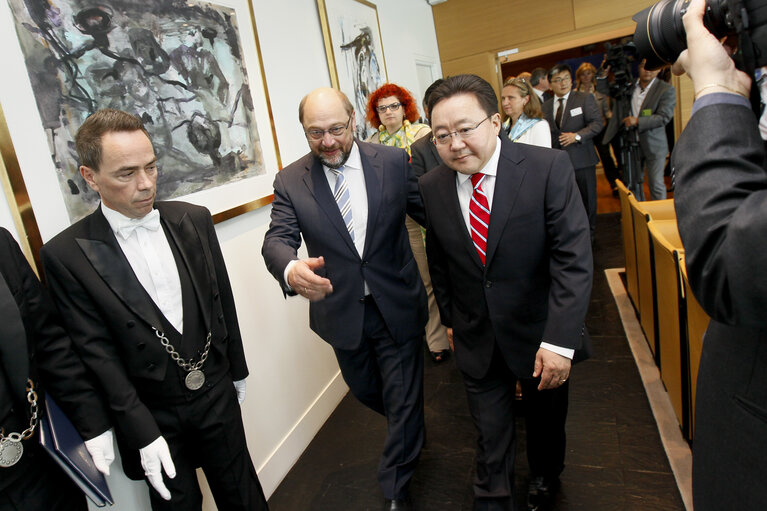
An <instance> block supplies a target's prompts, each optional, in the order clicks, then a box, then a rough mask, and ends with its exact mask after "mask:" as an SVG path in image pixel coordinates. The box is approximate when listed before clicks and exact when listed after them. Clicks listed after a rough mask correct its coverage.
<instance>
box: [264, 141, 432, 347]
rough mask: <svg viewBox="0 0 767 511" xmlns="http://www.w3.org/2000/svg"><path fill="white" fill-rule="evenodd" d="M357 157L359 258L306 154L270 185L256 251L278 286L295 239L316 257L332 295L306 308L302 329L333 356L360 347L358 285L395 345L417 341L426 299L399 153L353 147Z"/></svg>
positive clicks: (410, 193)
mask: <svg viewBox="0 0 767 511" xmlns="http://www.w3.org/2000/svg"><path fill="white" fill-rule="evenodd" d="M355 143H356V144H357V146H358V147H359V150H360V157H361V159H362V168H363V172H364V174H365V187H366V188H367V196H368V197H367V198H368V223H367V234H366V237H365V248H364V251H363V254H362V256H361V257H360V255H359V253H358V252H357V249H356V248H355V247H354V243H353V242H352V239H351V236H349V232H348V231H347V230H346V226H345V225H344V222H343V219H342V217H341V213H340V211H339V210H338V205H337V204H336V202H335V200H334V199H333V194H332V192H331V190H330V186H329V185H328V181H327V178H326V177H325V173H324V171H323V169H322V164H321V163H320V162H319V160H317V158H315V157H314V155H312V154H311V153H309V154H307V155H306V156H304V157H303V158H301V159H299V160H297V161H296V162H294V163H292V164H291V165H289V166H288V167H286V168H285V169H283V170H282V171H280V172H279V173H278V174H277V177H276V178H275V180H274V203H273V204H272V221H271V224H270V225H269V230H268V231H267V233H266V236H265V238H264V245H263V248H262V250H261V252H262V254H263V256H264V260H265V261H266V266H267V268H268V269H269V271H270V272H271V273H272V275H274V278H276V279H277V281H278V282H280V284H281V286H282V288H283V292H284V293H286V294H292V291H291V290H290V288H289V287H288V286H287V284H286V283H285V282H284V279H283V274H284V271H285V267H286V266H287V264H288V263H289V262H290V261H292V260H294V259H297V256H296V251H297V250H298V247H299V246H300V245H301V236H303V240H304V241H305V242H306V247H307V250H308V252H309V256H310V257H319V256H323V257H324V258H325V267H324V268H322V269H320V270H318V272H317V273H318V274H320V275H322V276H323V277H327V278H328V279H330V282H331V283H332V285H333V293H332V294H330V295H328V296H327V297H325V298H324V299H323V300H320V301H316V302H312V304H311V306H310V308H309V319H310V326H311V328H312V330H314V331H315V332H316V333H317V334H318V335H319V336H320V337H322V338H323V339H324V340H325V341H327V342H328V343H330V344H331V345H332V346H333V347H335V348H338V349H353V348H356V347H357V346H359V344H360V341H361V340H362V327H363V317H364V311H365V306H364V303H363V297H364V283H367V285H368V287H369V288H370V293H371V294H372V296H373V298H374V299H375V302H376V305H377V306H378V308H379V309H380V311H381V314H382V315H383V318H384V321H385V322H386V326H387V327H388V329H389V331H390V333H391V335H392V337H393V338H394V340H395V341H396V342H404V341H407V340H409V339H412V338H413V337H417V336H419V335H422V333H423V327H424V325H425V324H426V319H427V315H428V313H427V309H426V293H425V291H424V288H423V283H422V282H421V277H420V275H419V273H418V267H417V266H416V263H415V259H414V258H413V253H412V251H411V250H410V242H409V240H408V235H407V230H406V229H405V214H406V213H407V214H408V215H410V216H411V217H412V218H413V219H415V220H416V221H419V222H421V223H423V220H424V213H423V204H422V202H421V198H420V195H419V194H418V183H417V181H416V178H415V176H414V175H413V172H412V170H411V168H410V164H409V163H408V154H407V153H406V152H405V151H403V150H402V149H398V148H393V147H387V146H382V145H377V144H368V143H365V142H360V141H355Z"/></svg>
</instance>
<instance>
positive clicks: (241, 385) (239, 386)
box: [234, 378, 245, 404]
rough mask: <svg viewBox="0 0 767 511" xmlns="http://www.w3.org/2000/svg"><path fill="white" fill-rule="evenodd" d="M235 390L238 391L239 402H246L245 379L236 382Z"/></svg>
mask: <svg viewBox="0 0 767 511" xmlns="http://www.w3.org/2000/svg"><path fill="white" fill-rule="evenodd" d="M234 389H235V390H236V391H237V402H238V403H239V404H242V403H243V401H245V379H244V378H243V379H242V380H237V381H236V382H234Z"/></svg>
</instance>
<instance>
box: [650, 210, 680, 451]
mask: <svg viewBox="0 0 767 511" xmlns="http://www.w3.org/2000/svg"><path fill="white" fill-rule="evenodd" d="M647 229H648V231H649V233H650V236H651V238H652V245H653V262H654V270H655V271H654V280H655V288H656V291H657V292H656V295H657V321H656V324H657V330H656V331H657V336H658V342H657V346H658V354H659V357H658V358H659V361H660V374H661V379H662V380H663V384H664V385H665V386H666V391H667V392H668V395H669V398H670V399H671V405H672V406H673V408H674V413H676V416H677V420H678V421H679V424H680V425H681V427H682V431H683V432H684V433H685V435H686V436H689V424H690V411H689V401H688V394H689V375H688V364H687V353H688V350H687V338H686V337H687V336H686V334H684V333H683V330H682V326H683V324H684V321H683V318H684V316H685V314H684V300H683V299H682V281H681V265H680V260H681V258H683V257H684V248H683V247H682V240H681V238H680V237H679V230H678V229H677V224H676V220H653V221H650V222H648V224H647Z"/></svg>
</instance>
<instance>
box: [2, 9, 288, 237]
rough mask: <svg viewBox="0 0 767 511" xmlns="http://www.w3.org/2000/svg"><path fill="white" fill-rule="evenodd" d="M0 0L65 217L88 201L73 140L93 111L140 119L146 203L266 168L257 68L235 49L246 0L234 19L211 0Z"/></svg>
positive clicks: (239, 46) (246, 21)
mask: <svg viewBox="0 0 767 511" xmlns="http://www.w3.org/2000/svg"><path fill="white" fill-rule="evenodd" d="M7 1H8V4H9V6H10V10H11V13H12V17H13V23H14V25H15V29H16V35H17V37H18V41H19V47H20V49H21V53H22V54H23V58H24V63H25V65H26V70H27V73H28V76H29V80H30V83H31V86H32V92H33V94H34V98H35V102H36V104H37V110H38V112H39V115H40V120H41V121H42V128H43V129H44V130H45V133H46V138H47V142H48V150H49V151H50V157H51V159H52V162H53V166H54V167H55V172H56V176H57V178H58V181H59V187H60V188H61V192H62V195H63V197H64V203H65V205H66V210H67V213H68V215H69V219H70V221H71V222H74V221H76V220H77V219H79V218H82V217H83V216H85V215H86V214H88V213H89V212H91V211H92V210H93V208H94V207H95V205H96V204H97V203H98V195H97V194H96V193H95V192H93V191H92V190H91V189H90V188H89V187H88V186H87V185H86V183H85V182H84V180H83V179H82V177H81V176H80V174H79V170H78V169H79V161H78V158H77V154H76V152H75V150H74V136H75V133H76V132H77V129H78V128H79V126H80V125H81V124H82V123H83V122H84V121H85V119H86V118H87V117H88V115H90V114H92V113H93V112H95V111H96V110H99V109H101V108H116V109H120V110H125V111H128V112H131V113H134V114H136V115H138V116H139V117H141V119H142V120H143V121H144V125H145V127H146V128H147V131H148V132H149V134H150V137H151V139H152V142H153V144H154V147H155V152H156V154H157V157H158V166H159V169H160V174H159V178H158V185H157V190H158V199H171V198H176V197H182V196H188V195H190V194H195V193H198V192H202V191H205V190H209V189H214V188H217V187H222V186H225V185H230V186H231V185H232V184H233V183H236V182H239V181H242V180H246V179H250V178H253V177H258V176H264V175H265V174H267V173H273V172H275V171H276V170H277V169H276V168H267V165H269V166H272V165H274V163H273V160H274V152H275V150H276V149H275V141H274V140H273V138H272V137H273V134H272V132H271V131H270V126H269V123H268V122H267V123H266V125H265V126H259V125H258V122H257V119H263V118H264V116H263V115H261V116H260V117H259V116H257V115H256V112H255V109H256V107H254V95H253V92H254V91H255V92H256V93H258V94H259V97H257V98H256V99H257V103H258V104H257V107H258V108H260V109H261V110H263V109H264V107H263V105H264V104H265V103H266V104H268V102H265V101H264V99H263V97H262V96H263V95H265V93H266V91H265V85H264V83H263V82H262V81H260V80H253V81H251V80H250V79H249V74H250V76H255V77H258V78H261V75H260V74H259V72H260V69H256V70H253V69H247V67H248V66H246V58H245V57H244V49H243V48H244V45H243V42H244V41H243V36H242V35H243V34H245V36H246V37H247V36H250V37H253V38H255V34H251V31H252V30H254V29H255V24H254V23H253V24H251V16H252V14H251V9H250V2H249V1H248V2H247V3H246V4H245V5H244V8H242V9H240V16H239V17H238V12H237V11H236V10H235V8H233V7H231V6H227V5H223V2H206V1H185V0H152V1H146V0H101V1H100V2H98V3H97V2H92V1H89V0H55V1H54V0H7ZM228 4H230V5H231V4H232V2H228ZM243 14H244V15H243ZM245 42H247V43H249V44H248V46H249V47H252V46H253V45H252V41H247V40H245ZM256 45H257V42H256ZM251 53H253V52H252V51H251ZM248 65H253V67H256V68H258V67H259V65H260V62H259V61H255V62H253V61H252V58H251V62H249V63H248ZM254 71H255V74H254ZM254 84H255V85H254ZM267 108H268V107H267ZM266 118H267V119H268V115H267V116H266ZM262 136H265V137H266V139H265V140H264V139H262ZM264 142H265V143H264ZM265 150H266V151H267V154H268V158H267V159H268V160H269V161H265V157H264V151H265ZM253 198H257V197H253ZM202 202H204V201H202ZM235 205H236V204H235ZM230 206H231V205H230ZM216 209H220V208H216Z"/></svg>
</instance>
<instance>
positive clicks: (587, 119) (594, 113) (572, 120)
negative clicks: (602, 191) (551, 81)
mask: <svg viewBox="0 0 767 511" xmlns="http://www.w3.org/2000/svg"><path fill="white" fill-rule="evenodd" d="M556 101H558V98H557V97H556V96H554V97H552V98H550V99H548V100H546V102H544V103H543V106H541V109H542V110H543V114H544V115H545V116H546V120H547V121H548V123H549V127H550V128H551V147H552V148H554V149H563V150H565V151H567V155H568V156H570V161H571V162H572V164H573V167H575V168H576V169H581V168H584V167H591V166H593V165H596V164H597V163H598V162H599V158H598V157H597V152H596V149H595V148H594V137H596V136H597V135H598V134H599V133H600V132H601V131H602V128H603V127H604V122H603V121H602V114H601V113H600V112H599V105H597V101H596V99H594V95H593V94H587V93H585V92H578V91H576V90H574V91H571V92H570V96H568V98H567V102H566V103H565V112H564V113H563V114H562V127H561V129H560V128H557V123H555V122H554V103H555V102H556ZM578 112H580V113H578ZM574 113H575V115H573V114H574ZM560 133H577V134H579V135H580V136H581V141H580V142H579V143H578V142H576V143H575V144H570V145H569V146H567V147H562V146H561V145H560V144H559V135H560Z"/></svg>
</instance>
